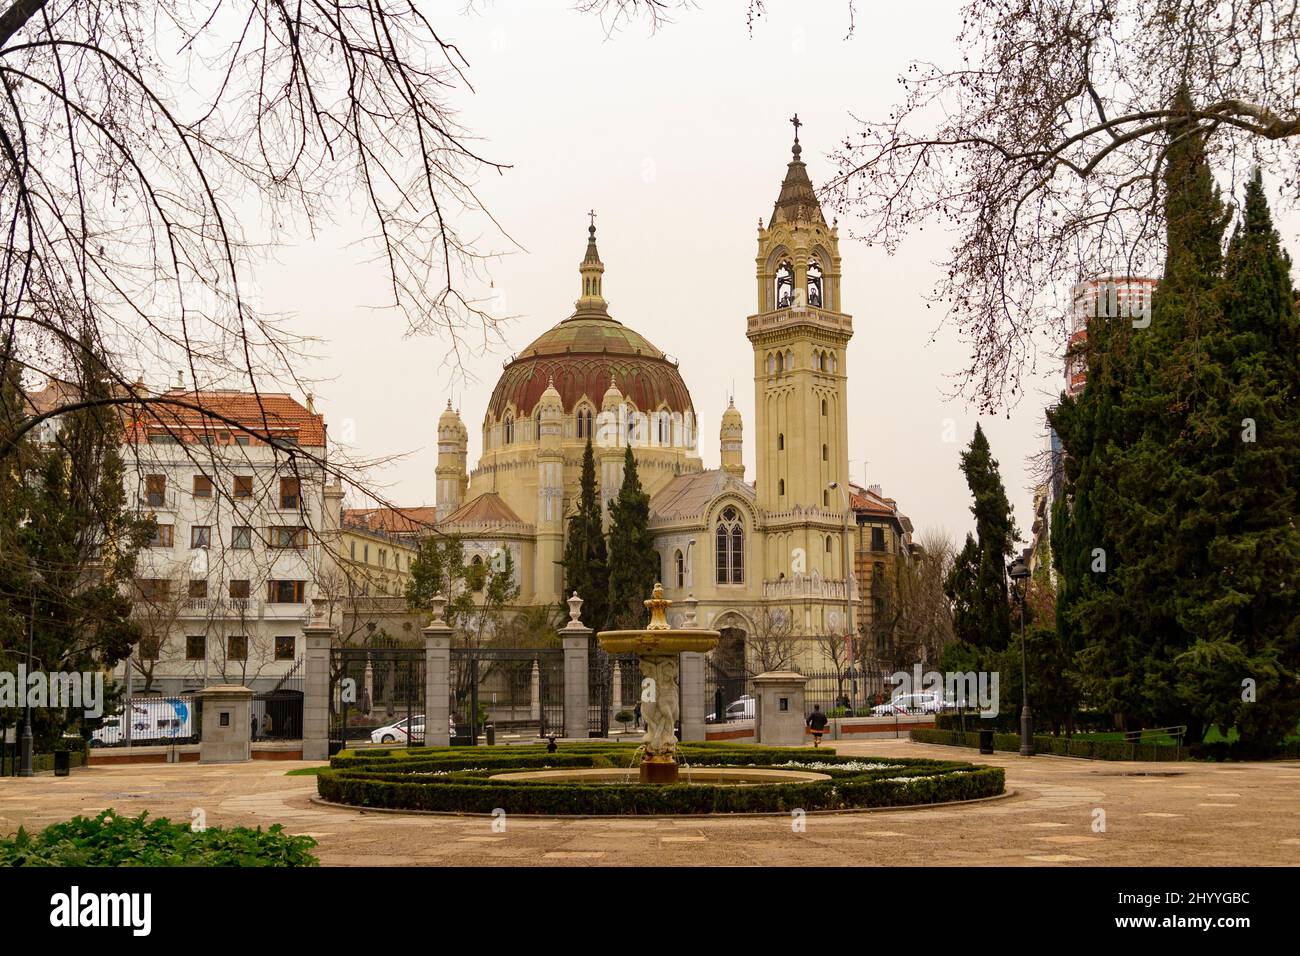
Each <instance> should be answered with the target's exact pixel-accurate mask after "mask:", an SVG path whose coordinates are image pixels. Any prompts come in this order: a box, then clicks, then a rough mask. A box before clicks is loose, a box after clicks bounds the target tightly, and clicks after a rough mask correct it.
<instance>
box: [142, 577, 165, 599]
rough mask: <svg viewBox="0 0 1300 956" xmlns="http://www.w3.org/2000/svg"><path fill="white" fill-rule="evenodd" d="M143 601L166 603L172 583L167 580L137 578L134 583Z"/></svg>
mask: <svg viewBox="0 0 1300 956" xmlns="http://www.w3.org/2000/svg"><path fill="white" fill-rule="evenodd" d="M135 586H136V588H137V590H138V591H139V592H140V598H141V600H144V601H166V600H167V598H168V597H169V596H170V595H171V586H172V583H171V581H170V580H168V579H167V578H138V579H137V580H136V582H135Z"/></svg>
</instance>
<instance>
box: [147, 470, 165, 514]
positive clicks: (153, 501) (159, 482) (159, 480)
mask: <svg viewBox="0 0 1300 956" xmlns="http://www.w3.org/2000/svg"><path fill="white" fill-rule="evenodd" d="M144 503H145V504H146V505H148V506H149V507H150V508H162V507H164V506H165V505H166V504H167V476H166V475H145V476H144Z"/></svg>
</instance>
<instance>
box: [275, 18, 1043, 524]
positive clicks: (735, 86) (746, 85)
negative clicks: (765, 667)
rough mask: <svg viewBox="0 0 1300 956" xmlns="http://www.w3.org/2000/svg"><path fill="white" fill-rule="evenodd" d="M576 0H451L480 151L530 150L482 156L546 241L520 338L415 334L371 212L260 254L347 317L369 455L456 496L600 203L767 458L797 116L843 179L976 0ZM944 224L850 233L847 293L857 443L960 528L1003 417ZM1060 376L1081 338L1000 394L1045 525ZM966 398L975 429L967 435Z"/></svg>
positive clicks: (642, 324) (503, 198) (691, 368)
mask: <svg viewBox="0 0 1300 956" xmlns="http://www.w3.org/2000/svg"><path fill="white" fill-rule="evenodd" d="M570 6H571V0H545V2H528V3H523V2H510V0H498V2H495V3H490V4H487V5H484V6H483V7H482V8H481V9H477V10H475V11H474V12H471V13H464V12H462V7H461V5H460V4H453V3H452V2H450V0H442V2H440V3H438V4H436V5H434V7H433V8H434V9H437V8H446V9H448V10H449V11H452V12H448V13H445V14H441V15H438V16H437V17H436V26H437V28H438V29H439V31H440V33H441V34H442V35H443V37H444V39H450V40H453V41H454V42H455V43H456V44H457V45H458V46H459V48H460V49H461V51H462V52H463V53H464V54H465V56H466V58H467V59H468V60H469V64H470V67H469V71H468V76H469V78H470V80H471V82H472V83H473V84H474V87H475V91H474V92H473V93H472V94H470V93H468V92H463V93H462V94H461V95H458V96H457V98H456V100H455V106H456V107H457V108H458V109H459V111H460V119H461V121H462V122H463V123H464V125H465V126H466V127H467V128H469V129H470V130H472V131H473V133H474V134H476V135H477V136H478V137H480V140H481V141H480V142H479V143H478V144H477V146H478V148H479V150H480V152H482V153H483V154H485V155H487V156H488V157H489V158H491V159H494V160H497V161H500V162H503V163H508V164H510V165H511V166H512V167H513V168H512V169H511V170H509V171H508V172H507V173H506V174H505V175H504V176H501V177H496V176H492V177H490V178H485V179H484V180H483V181H481V183H480V184H479V185H480V193H481V196H482V198H483V199H484V200H485V202H486V204H487V206H488V207H489V208H490V209H491V211H492V212H493V214H495V216H496V217H497V218H498V219H499V220H500V222H501V223H502V225H503V226H504V227H505V228H506V229H507V230H508V231H509V233H510V235H511V236H512V237H513V238H514V239H515V240H517V242H518V243H519V245H520V246H522V248H523V250H524V251H521V252H517V253H516V254H514V255H513V256H510V257H508V258H506V259H503V260H502V261H500V262H499V263H497V264H496V265H495V266H494V267H493V270H492V274H493V279H494V282H495V285H496V287H497V288H498V289H499V290H501V293H502V296H503V305H504V308H505V310H506V311H507V312H509V313H513V314H517V315H518V316H519V318H518V319H517V320H516V321H515V322H514V323H512V325H511V326H510V327H509V328H508V329H507V332H506V335H507V340H508V346H507V347H506V348H504V349H500V350H497V351H494V352H487V353H485V354H481V355H477V356H472V357H470V359H469V361H468V365H467V371H468V372H469V373H470V375H471V376H472V378H471V380H470V381H468V382H465V381H461V380H458V379H457V378H456V376H455V375H454V374H453V372H452V370H451V369H449V368H448V367H447V366H446V364H445V361H444V360H445V355H446V348H445V344H444V343H442V342H440V341H438V340H437V339H433V338H405V337H404V336H403V332H404V327H403V325H402V323H401V322H400V321H399V320H398V319H396V318H394V317H393V316H392V315H391V314H386V313H382V312H378V313H377V312H375V311H374V308H373V307H374V306H376V305H379V304H382V303H383V301H384V293H385V289H384V285H383V275H382V273H381V272H380V270H379V269H377V268H376V267H375V266H374V265H373V264H368V263H367V262H366V252H365V250H363V249H361V248H357V247H355V246H354V245H353V244H352V243H353V241H354V240H355V239H357V238H358V235H357V225H356V224H355V223H352V222H349V221H348V219H347V218H346V214H345V215H343V216H341V217H340V219H339V222H338V224H337V227H336V228H335V229H332V230H327V231H324V232H321V233H318V234H317V235H316V236H315V237H314V238H313V239H312V240H310V241H307V240H302V241H295V242H293V243H291V245H290V246H289V247H288V248H286V249H285V250H283V251H282V252H281V254H280V255H279V256H278V263H277V264H276V265H274V266H268V267H265V268H264V269H262V270H261V275H260V279H261V283H262V291H263V295H264V297H265V304H266V305H267V306H268V307H270V308H271V309H275V310H284V311H286V312H289V313H291V314H292V315H293V317H294V318H293V322H292V326H293V327H294V328H295V329H299V330H301V331H304V332H308V333H310V334H313V335H317V336H321V337H322V339H323V341H322V342H321V346H320V353H321V358H320V360H319V361H318V362H317V364H316V366H315V367H314V368H312V369H311V370H309V371H308V374H309V375H313V376H316V377H318V378H321V379H323V381H322V382H321V384H320V386H319V391H318V394H317V405H318V408H319V409H320V410H322V411H323V412H324V413H325V415H326V418H327V421H328V422H329V425H330V430H331V435H332V436H333V437H335V438H341V437H351V436H354V438H353V440H352V444H353V446H354V447H355V450H356V451H357V453H358V454H360V455H364V456H379V455H389V454H396V453H402V452H408V453H409V455H408V456H407V457H406V458H404V459H403V460H401V461H400V462H397V463H394V464H393V465H391V466H389V467H388V468H387V469H386V470H385V471H384V472H383V473H382V475H380V476H379V478H380V481H381V483H383V484H385V485H386V493H387V495H388V496H389V497H390V498H391V499H393V500H397V501H400V502H402V503H404V504H411V505H416V504H425V503H428V504H432V503H433V502H434V466H435V463H436V439H435V434H434V430H435V428H436V423H437V418H438V416H439V414H440V413H441V411H442V409H443V408H444V407H445V404H446V401H447V399H448V397H451V398H453V399H454V401H455V402H456V404H457V405H459V407H460V409H461V413H462V415H463V417H464V419H465V422H466V425H467V426H468V428H469V432H470V460H471V463H473V462H476V461H477V459H478V455H479V448H480V445H481V436H480V423H481V421H482V416H483V412H484V408H485V406H486V403H487V399H488V397H489V395H490V394H491V391H492V388H493V386H494V384H495V383H496V379H497V377H498V375H499V374H500V371H501V365H502V361H503V360H504V359H506V358H508V355H509V352H510V351H513V350H517V349H521V348H523V347H524V346H525V345H527V344H528V343H529V342H530V341H531V340H532V339H533V338H535V337H536V336H537V335H539V334H540V333H541V332H543V331H545V330H546V329H547V328H549V327H550V326H552V325H554V324H555V323H556V322H559V321H561V320H562V319H564V318H566V317H567V316H568V315H569V314H570V313H571V311H572V309H573V301H574V299H575V298H577V296H578V292H579V280H578V272H577V266H578V262H579V260H580V259H581V258H582V255H583V251H584V248H585V240H586V228H587V216H586V213H587V210H588V209H590V208H593V207H594V208H595V210H596V212H597V214H598V215H597V228H598V231H599V235H598V240H599V245H600V253H601V258H602V259H603V260H604V263H605V280H604V291H605V296H606V298H607V299H608V300H609V302H610V309H611V313H612V314H613V316H614V317H615V318H616V319H618V320H619V321H621V322H623V323H625V324H627V325H630V326H632V327H633V328H635V329H637V330H638V331H640V332H641V333H642V334H644V335H645V336H646V337H647V338H648V339H649V340H650V341H651V342H653V343H654V344H655V345H656V346H658V347H659V348H660V349H662V350H663V351H665V352H667V353H669V354H671V355H673V356H676V357H677V358H678V359H679V360H680V362H681V372H682V375H683V377H684V379H685V381H686V384H687V386H688V388H689V389H690V391H691V395H692V397H693V399H694V402H695V407H696V410H697V413H698V414H699V418H700V431H701V434H702V436H703V438H702V441H701V453H702V456H703V459H704V463H705V466H706V467H716V466H717V465H718V461H719V452H718V440H717V434H718V426H719V418H720V416H721V414H722V411H723V409H724V408H725V407H726V402H727V396H728V395H729V394H730V393H731V392H732V390H733V388H734V392H735V398H736V406H737V407H738V408H739V409H740V411H741V413H742V414H743V416H744V419H745V426H746V433H745V464H746V469H747V473H746V478H747V479H749V480H752V479H753V477H754V470H753V469H754V446H753V423H754V412H753V382H752V353H751V349H750V345H749V342H748V341H747V340H746V338H745V318H746V316H748V315H749V314H750V313H752V312H754V311H756V304H755V302H754V279H753V276H754V255H755V250H756V245H755V235H756V230H755V226H756V225H757V222H758V220H759V219H760V217H761V218H763V219H764V220H765V219H766V217H767V216H768V215H769V214H770V213H771V209H772V204H773V202H774V201H775V199H776V195H777V192H778V189H779V186H780V183H781V180H782V177H783V176H784V173H785V168H786V163H787V162H788V160H789V157H790V143H791V126H790V124H789V122H788V119H789V117H790V116H791V115H792V114H793V113H795V112H796V111H797V112H798V114H799V117H800V119H801V120H802V121H803V124H804V125H803V126H802V128H801V131H800V139H801V142H802V144H803V146H804V150H803V158H804V160H805V161H806V162H807V164H808V172H809V175H810V176H811V177H812V179H813V182H814V184H815V185H820V184H821V183H822V182H824V181H825V180H826V179H827V177H828V176H829V174H830V171H831V168H832V167H831V163H830V161H829V160H828V159H826V154H827V153H828V152H830V151H831V150H833V149H834V148H835V145H836V144H837V142H839V141H840V140H841V139H842V137H843V136H844V135H845V134H846V133H848V132H849V131H851V130H852V129H853V120H852V117H851V116H850V114H854V115H858V116H864V117H866V116H871V117H881V116H884V115H885V114H886V113H887V112H888V110H889V108H890V106H891V105H892V104H893V102H894V99H895V98H896V97H897V95H898V92H899V86H898V84H897V79H896V78H897V76H898V75H899V73H900V72H901V71H903V70H904V69H905V68H906V66H907V63H908V62H909V61H911V60H914V59H915V60H936V61H944V62H951V61H952V60H953V58H954V56H955V47H954V45H953V43H952V38H953V37H954V36H955V35H956V33H957V30H958V27H959V21H958V19H957V16H956V10H957V5H956V4H955V3H953V2H917V0H911V2H909V3H906V4H901V3H900V4H871V5H870V9H869V11H868V10H867V9H865V8H864V7H863V5H861V4H860V5H859V8H860V9H859V10H858V20H859V22H858V26H857V31H856V33H855V34H854V36H853V37H852V38H851V39H848V40H845V39H844V35H845V33H846V30H847V27H848V19H847V6H846V5H845V4H841V3H837V2H822V3H817V4H811V3H799V4H795V3H784V2H776V3H770V4H769V5H768V6H769V7H770V15H769V17H767V18H766V19H764V20H763V21H761V22H760V23H758V24H757V25H756V27H755V29H754V31H753V34H752V35H751V34H750V33H749V32H747V30H746V26H745V17H744V10H745V3H744V2H742V0H735V2H731V3H716V4H712V3H711V4H707V5H705V8H704V9H699V10H693V11H686V12H682V13H680V14H679V15H678V16H677V20H676V22H675V23H673V24H670V25H668V26H666V27H664V28H663V29H662V30H661V31H660V32H659V33H657V34H655V35H653V36H652V35H649V32H648V31H647V29H646V28H645V27H644V26H643V25H634V26H631V27H629V28H627V29H624V30H622V31H621V32H619V33H618V34H617V35H615V36H613V37H607V36H606V34H605V30H604V29H603V27H602V25H601V23H600V22H599V21H598V20H596V19H595V18H593V17H591V16H589V15H582V14H578V13H576V12H574V11H572V10H571V9H570ZM868 12H869V13H870V16H867V13H868ZM845 225H846V224H845V223H843V222H841V233H842V234H843V233H845V232H847V230H846V229H845V228H844V227H845ZM945 238H946V237H944V236H943V235H942V234H940V233H939V232H938V231H935V230H927V231H926V232H925V233H924V234H922V235H921V236H919V237H916V238H914V239H913V240H911V241H909V242H908V243H907V244H905V245H904V246H903V247H902V248H901V249H900V250H899V251H898V252H897V254H896V255H894V256H892V257H890V256H887V255H886V254H885V253H884V252H882V251H879V250H875V249H867V248H865V247H863V246H862V245H860V244H857V243H854V242H851V241H848V240H844V239H842V240H841V246H840V251H841V254H842V256H843V273H844V278H843V301H844V305H845V309H846V310H847V311H848V312H850V313H852V315H853V322H854V336H853V340H852V341H851V342H850V344H849V352H848V373H849V406H850V409H851V416H852V417H851V419H850V423H849V449H850V459H851V463H850V468H851V477H852V478H853V480H854V481H856V482H859V483H864V484H872V483H879V484H880V485H881V486H882V488H883V489H884V491H885V493H886V494H887V495H890V496H892V497H894V498H896V499H897V500H898V502H899V505H900V507H901V508H902V510H903V511H904V513H906V514H908V515H909V516H910V517H911V518H912V521H913V523H914V524H915V526H916V528H917V529H918V530H924V529H929V528H935V529H944V530H946V531H947V532H948V533H949V534H951V535H952V536H953V537H960V536H964V534H965V532H966V531H967V530H968V529H970V528H971V527H972V524H973V523H972V519H971V516H970V512H969V510H968V509H969V504H970V502H969V495H968V492H967V489H966V486H965V482H964V480H963V478H962V475H961V473H960V471H959V470H958V454H959V451H960V449H961V448H962V447H963V445H964V444H965V443H966V442H967V441H969V439H970V435H971V433H972V432H973V430H974V427H975V423H976V421H977V420H981V419H979V417H978V416H977V415H976V414H975V411H974V409H973V408H971V407H970V406H968V405H967V404H966V403H965V402H964V401H962V400H960V399H957V400H950V399H949V398H948V397H947V396H948V395H949V393H950V392H951V391H952V388H953V383H952V380H951V378H950V376H951V375H952V373H953V372H954V371H955V370H957V369H959V368H961V367H962V364H963V362H964V361H965V360H966V355H967V350H966V347H965V346H964V345H963V344H962V343H961V342H960V341H959V340H958V339H957V337H956V334H955V333H954V332H952V331H951V330H948V329H940V330H939V331H938V334H937V336H935V335H934V333H935V332H936V329H937V328H938V324H939V320H940V318H941V316H940V315H939V314H938V313H937V312H936V311H935V310H933V309H927V307H926V302H925V295H926V293H927V291H928V290H929V289H930V288H931V286H932V283H933V280H934V277H935V275H936V267H935V265H934V263H935V261H936V260H939V259H940V258H941V257H942V256H943V254H944V249H945ZM493 243H494V245H495V247H497V248H500V247H501V246H502V243H500V242H499V241H496V240H493ZM1068 284H1069V283H1068V281H1067V282H1065V283H1064V286H1065V287H1068ZM932 338H933V341H932ZM1060 383H1061V369H1060V365H1059V362H1057V361H1054V360H1050V359H1049V360H1046V361H1040V363H1039V374H1038V376H1037V377H1036V378H1035V379H1034V380H1032V381H1030V382H1028V383H1027V386H1028V391H1029V394H1030V398H1027V399H1026V400H1025V401H1023V402H1022V403H1021V404H1020V405H1019V407H1017V408H1015V409H1013V410H1012V411H1011V413H1010V417H1009V418H1008V417H1007V416H1006V415H1002V416H998V417H987V416H986V417H984V418H983V419H982V421H983V423H984V428H985V431H986V432H987V433H988V435H989V439H990V442H991V443H992V446H993V451H994V455H995V456H996V457H997V458H998V459H999V461H1000V462H1001V465H1002V474H1003V478H1004V481H1005V483H1006V485H1007V491H1008V494H1009V495H1010V498H1011V501H1012V502H1013V504H1014V507H1015V512H1016V518H1017V520H1018V523H1019V526H1020V530H1021V532H1022V534H1027V533H1028V524H1029V520H1028V515H1029V510H1030V502H1031V495H1030V493H1029V491H1028V490H1027V489H1028V485H1029V483H1030V479H1029V476H1028V473H1027V470H1026V459H1027V458H1028V457H1029V456H1030V455H1032V454H1033V453H1034V452H1036V451H1038V450H1040V449H1041V448H1042V447H1043V442H1044V425H1043V415H1042V412H1043V406H1044V405H1045V404H1046V396H1047V395H1048V394H1049V393H1054V392H1058V391H1059V390H1060ZM1035 394H1038V395H1041V396H1043V397H1042V398H1040V399H1035V398H1034V396H1035ZM948 420H951V422H952V425H953V426H954V429H955V435H956V437H957V440H956V441H953V442H946V441H944V434H945V428H946V426H947V423H948Z"/></svg>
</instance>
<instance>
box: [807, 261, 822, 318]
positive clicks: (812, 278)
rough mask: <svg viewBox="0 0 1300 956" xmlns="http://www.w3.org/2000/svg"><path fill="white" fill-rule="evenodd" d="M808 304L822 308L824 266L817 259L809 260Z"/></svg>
mask: <svg viewBox="0 0 1300 956" xmlns="http://www.w3.org/2000/svg"><path fill="white" fill-rule="evenodd" d="M808 304H809V305H811V306H813V307H815V308H818V309H820V308H821V306H822V264H821V263H820V262H819V261H818V260H817V259H816V258H815V257H814V258H812V259H809V260H808Z"/></svg>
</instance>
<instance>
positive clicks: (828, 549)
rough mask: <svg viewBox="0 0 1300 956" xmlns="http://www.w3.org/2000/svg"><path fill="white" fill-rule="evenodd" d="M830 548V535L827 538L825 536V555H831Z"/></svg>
mask: <svg viewBox="0 0 1300 956" xmlns="http://www.w3.org/2000/svg"><path fill="white" fill-rule="evenodd" d="M831 547H832V545H831V536H830V535H827V536H826V553H827V554H830V553H831Z"/></svg>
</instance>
